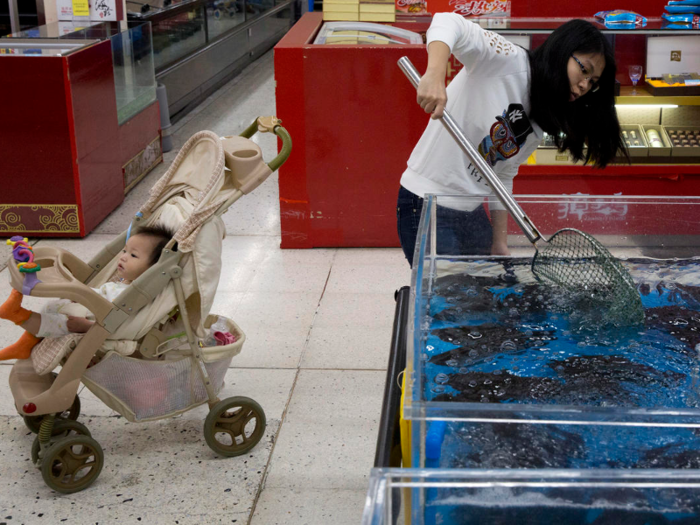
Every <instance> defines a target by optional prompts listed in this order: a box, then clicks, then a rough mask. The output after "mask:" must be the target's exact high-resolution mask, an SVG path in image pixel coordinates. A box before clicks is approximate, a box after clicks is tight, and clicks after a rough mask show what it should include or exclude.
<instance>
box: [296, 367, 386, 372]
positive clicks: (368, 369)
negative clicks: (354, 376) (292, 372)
mask: <svg viewBox="0 0 700 525" xmlns="http://www.w3.org/2000/svg"><path fill="white" fill-rule="evenodd" d="M299 370H303V371H304V372H309V371H311V372H386V370H387V369H386V368H323V367H305V366H302V367H300V368H299Z"/></svg>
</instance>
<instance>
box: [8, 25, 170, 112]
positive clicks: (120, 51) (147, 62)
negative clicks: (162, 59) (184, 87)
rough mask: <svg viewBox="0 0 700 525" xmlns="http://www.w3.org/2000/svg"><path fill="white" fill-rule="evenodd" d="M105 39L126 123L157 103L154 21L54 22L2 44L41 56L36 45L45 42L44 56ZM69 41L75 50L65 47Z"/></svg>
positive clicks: (11, 37)
mask: <svg viewBox="0 0 700 525" xmlns="http://www.w3.org/2000/svg"><path fill="white" fill-rule="evenodd" d="M104 40H109V41H110V42H111V46H112V65H113V69H114V86H115V89H116V96H117V115H118V118H119V124H123V123H124V122H126V121H127V120H129V119H130V118H132V117H133V116H134V115H137V114H138V113H140V112H141V111H142V110H143V109H144V108H146V107H148V106H149V105H151V104H153V102H155V100H156V79H155V71H154V64H153V45H152V39H151V25H150V22H92V23H83V24H79V23H76V22H54V23H52V24H47V25H44V26H40V27H36V28H32V29H28V30H26V31H22V32H20V33H15V34H12V35H9V37H8V38H7V39H0V45H8V44H9V43H10V42H11V43H12V45H13V48H14V49H16V51H15V52H19V50H20V49H22V50H23V53H24V54H37V53H38V50H37V49H38V48H37V47H36V46H35V45H34V43H38V42H45V43H44V44H43V45H44V46H45V47H44V48H42V52H41V53H43V54H47V53H55V52H56V50H58V49H65V50H66V52H69V51H70V50H72V49H76V48H82V47H85V46H87V45H92V44H93V43H95V42H101V41H104ZM6 42H7V43H8V44H5V43H6ZM68 42H70V43H71V46H72V47H70V48H66V47H65V46H66V45H67V44H66V43H68ZM20 46H21V47H20Z"/></svg>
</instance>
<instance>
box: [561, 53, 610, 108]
mask: <svg viewBox="0 0 700 525" xmlns="http://www.w3.org/2000/svg"><path fill="white" fill-rule="evenodd" d="M604 69H605V57H604V56H603V55H602V54H600V53H573V54H572V55H571V56H570V57H569V62H568V63H567V66H566V72H567V74H568V76H569V87H570V90H571V92H570V93H569V102H573V101H575V100H578V99H579V98H580V97H582V96H583V95H585V94H586V93H588V92H589V91H590V90H591V89H593V88H595V87H596V85H597V83H598V81H599V80H600V76H601V75H602V74H603V70H604Z"/></svg>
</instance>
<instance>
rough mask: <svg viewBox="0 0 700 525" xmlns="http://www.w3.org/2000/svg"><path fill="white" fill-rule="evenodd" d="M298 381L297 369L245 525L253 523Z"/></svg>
mask: <svg viewBox="0 0 700 525" xmlns="http://www.w3.org/2000/svg"><path fill="white" fill-rule="evenodd" d="M298 379H299V369H298V368H297V370H296V373H295V374H294V381H292V387H291V388H290V389H289V396H288V397H287V402H286V403H285V405H284V410H283V411H282V415H281V416H280V424H279V426H278V427H277V432H276V433H275V438H274V441H273V442H272V447H271V449H270V455H269V456H268V457H267V462H266V463H265V468H264V469H263V473H262V476H261V478H260V485H258V490H257V491H256V493H255V498H253V504H252V505H251V508H250V514H249V515H248V521H247V525H251V523H252V521H253V516H254V515H255V509H256V508H257V506H258V501H259V500H260V496H261V495H262V492H263V490H265V482H266V481H267V476H268V474H269V473H270V465H271V464H272V458H273V456H274V454H275V448H276V447H277V443H278V441H279V437H280V433H281V432H282V426H283V425H284V422H285V420H286V419H287V412H288V411H289V405H290V404H291V403H292V397H293V396H294V390H295V389H296V386H297V380H298Z"/></svg>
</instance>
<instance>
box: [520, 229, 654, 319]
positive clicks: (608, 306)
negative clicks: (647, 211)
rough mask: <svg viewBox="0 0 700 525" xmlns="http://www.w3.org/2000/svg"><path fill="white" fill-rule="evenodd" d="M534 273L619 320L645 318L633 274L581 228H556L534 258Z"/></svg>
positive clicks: (611, 317)
mask: <svg viewBox="0 0 700 525" xmlns="http://www.w3.org/2000/svg"><path fill="white" fill-rule="evenodd" d="M532 271H533V273H534V274H535V275H536V276H537V277H538V278H539V279H542V280H545V279H546V280H548V281H551V282H553V283H555V284H557V285H559V286H561V287H563V288H565V289H566V290H568V291H569V292H572V293H573V294H576V295H577V296H578V297H579V298H580V297H585V298H587V299H588V300H589V302H591V303H593V304H594V306H598V307H601V308H604V309H605V310H606V313H608V314H609V315H610V320H611V321H612V322H615V323H616V324H636V323H641V322H642V321H643V320H644V309H643V307H642V300H641V298H640V296H639V292H638V291H637V288H636V287H635V285H634V281H633V280H632V277H631V276H630V274H629V273H628V272H627V270H625V268H624V267H623V266H622V264H620V262H619V261H618V260H617V259H615V258H614V257H613V256H612V254H611V253H610V252H609V251H608V250H607V248H605V246H603V245H602V244H601V243H600V242H598V241H597V240H596V239H594V238H593V237H591V236H590V235H588V234H587V233H584V232H582V231H579V230H575V229H573V228H565V229H563V230H559V231H558V232H556V233H555V234H554V235H553V236H552V237H551V238H550V239H549V242H547V244H546V246H545V247H544V248H543V249H542V250H539V251H538V252H537V253H536V254H535V257H534V259H533V260H532Z"/></svg>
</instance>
